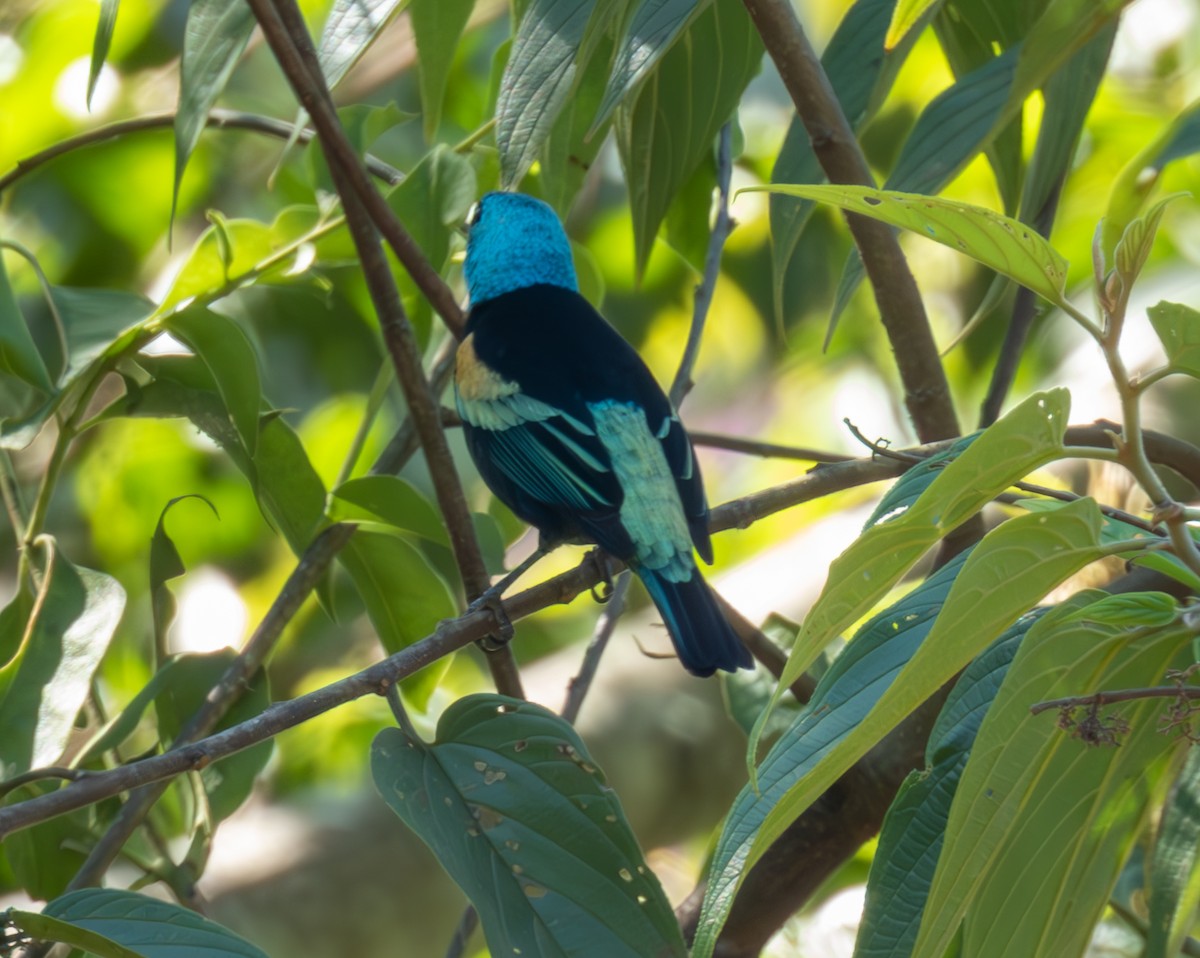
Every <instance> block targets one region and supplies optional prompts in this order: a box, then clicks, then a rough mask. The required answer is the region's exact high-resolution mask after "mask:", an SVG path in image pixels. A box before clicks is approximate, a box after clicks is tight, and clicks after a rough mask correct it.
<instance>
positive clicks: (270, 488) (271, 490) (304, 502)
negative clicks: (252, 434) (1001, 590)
mask: <svg viewBox="0 0 1200 958" xmlns="http://www.w3.org/2000/svg"><path fill="white" fill-rule="evenodd" d="M235 461H236V460H235ZM247 475H248V477H249V478H250V480H251V483H252V484H253V486H254V494H255V496H256V497H257V498H258V503H259V506H260V507H261V508H262V510H263V512H264V513H265V514H266V515H267V517H268V518H269V519H270V520H271V521H272V522H274V523H275V526H276V527H277V528H278V529H279V532H280V533H281V534H282V535H283V538H284V540H285V541H286V542H287V544H288V545H289V546H290V547H291V549H292V552H293V553H295V554H296V555H301V554H302V553H303V552H304V550H305V549H306V548H307V547H308V544H309V543H310V542H311V541H312V538H313V536H314V535H316V532H317V526H318V525H319V524H320V523H321V520H322V518H323V516H324V514H325V486H324V484H323V483H322V482H321V478H320V476H318V475H317V472H316V470H315V469H313V466H312V463H311V462H310V461H309V459H308V453H306V452H305V451H304V445H303V444H302V443H301V442H300V437H299V436H297V435H296V431H295V430H294V429H293V428H292V427H291V426H289V425H288V424H287V423H286V422H284V420H283V418H282V417H281V416H278V415H269V416H264V417H263V422H262V425H261V427H260V429H259V434H258V449H257V450H256V451H255V454H254V464H253V473H249V472H248V473H247Z"/></svg>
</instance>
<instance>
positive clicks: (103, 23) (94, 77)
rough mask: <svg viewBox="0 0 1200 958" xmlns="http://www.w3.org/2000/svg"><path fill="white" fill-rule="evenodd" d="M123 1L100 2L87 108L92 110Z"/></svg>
mask: <svg viewBox="0 0 1200 958" xmlns="http://www.w3.org/2000/svg"><path fill="white" fill-rule="evenodd" d="M120 3H121V0H100V19H99V20H97V21H96V38H95V40H93V41H92V63H91V66H90V67H89V68H88V85H87V107H88V109H89V110H90V109H91V108H92V94H94V93H95V92H96V82H97V81H98V80H99V79H100V71H101V70H103V69H104V61H105V60H106V59H108V47H109V44H110V43H112V35H113V27H115V26H116V25H117V8H118V7H119V6H120Z"/></svg>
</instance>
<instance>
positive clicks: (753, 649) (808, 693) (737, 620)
mask: <svg viewBox="0 0 1200 958" xmlns="http://www.w3.org/2000/svg"><path fill="white" fill-rule="evenodd" d="M717 604H718V605H720V607H721V611H722V612H723V613H724V614H725V618H726V619H728V620H729V624H730V625H732V626H733V630H734V631H735V632H736V633H737V634H738V638H739V639H741V640H742V643H743V644H744V645H745V646H746V648H747V649H749V650H750V654H751V655H753V656H754V660H755V661H756V662H758V663H759V665H761V666H762V667H763V668H764V669H766V670H767V671H768V672H770V673H771V674H772V675H773V676H775V678H776V679H780V678H783V670H784V668H785V667H786V666H787V659H788V657H787V653H786V652H784V651H783V649H781V648H780V647H779V646H777V645H776V644H775V643H774V642H772V641H771V640H770V639H769V638H767V635H766V633H765V632H763V630H762V629H760V628H759V627H758V626H756V625H755V624H754V623H753V622H751V621H750V620H749V619H747V618H746V617H745V616H744V615H742V614H741V613H740V612H738V610H737V609H735V608H734V607H733V606H731V605H730V604H729V603H728V602H726V601H725V599H724V597H723V596H720V595H718V596H717ZM790 688H791V690H792V695H794V696H795V697H796V701H797V702H799V703H800V704H801V705H804V704H805V703H806V702H808V700H809V699H811V698H812V694H813V692H814V691H816V688H817V683H816V680H815V679H814V678H813V677H812V676H811V675H809V674H808V673H807V672H805V673H803V674H802V675H801V676H800V677H799V678H798V679H796V681H795V682H793V683H792V684H791V686H790Z"/></svg>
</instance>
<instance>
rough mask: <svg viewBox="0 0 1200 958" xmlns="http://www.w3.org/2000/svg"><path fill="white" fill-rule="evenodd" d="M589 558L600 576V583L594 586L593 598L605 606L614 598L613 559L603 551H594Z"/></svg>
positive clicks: (589, 554) (592, 590)
mask: <svg viewBox="0 0 1200 958" xmlns="http://www.w3.org/2000/svg"><path fill="white" fill-rule="evenodd" d="M588 558H589V559H591V561H592V564H593V565H595V567H596V572H597V573H598V574H599V576H600V581H599V582H597V583H596V584H595V585H594V586H592V589H591V592H592V598H593V599H595V600H596V601H597V602H598V603H600V604H601V605H604V603H606V602H607V601H608V600H609V599H611V598H612V596H613V558H612V556H610V555H609V554H608V553H607V552H605V551H604V550H603V549H593V550H592V551H591V552H589V553H588Z"/></svg>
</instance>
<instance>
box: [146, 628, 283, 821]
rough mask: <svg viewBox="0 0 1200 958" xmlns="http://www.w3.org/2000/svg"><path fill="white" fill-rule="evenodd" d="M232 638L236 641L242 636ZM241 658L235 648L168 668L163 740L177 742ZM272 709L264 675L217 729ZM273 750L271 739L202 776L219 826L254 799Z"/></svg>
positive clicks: (162, 699) (179, 660)
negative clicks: (259, 777)
mask: <svg viewBox="0 0 1200 958" xmlns="http://www.w3.org/2000/svg"><path fill="white" fill-rule="evenodd" d="M229 638H230V640H231V641H234V640H236V639H237V638H238V637H237V636H230V637H229ZM235 657H236V653H235V652H234V651H233V649H222V650H221V651H219V652H212V653H208V654H204V655H193V654H189V655H180V656H177V657H176V658H174V659H172V660H171V661H170V662H169V663H168V666H167V668H166V676H165V678H164V681H163V683H162V685H161V687H160V688H159V690H158V693H157V694H156V695H155V697H154V709H155V712H156V713H157V715H158V727H159V736H160V738H161V740H162V741H163V742H171V741H174V739H175V738H176V736H178V734H179V731H180V729H182V728H183V726H184V724H185V723H186V722H187V721H188V720H189V719H190V718H191V717H192V715H194V714H195V713H196V712H197V711H199V709H200V707H201V706H202V705H203V704H204V702H205V699H206V697H207V696H208V693H209V692H210V691H211V690H212V689H213V688H214V687H215V686H216V685H217V683H218V682H219V681H220V680H221V677H222V676H223V675H224V674H225V671H226V669H228V668H229V666H230V664H231V663H232V662H233V660H234V658H235ZM270 704H271V690H270V684H269V683H268V681H267V676H266V673H265V672H264V671H262V670H260V671H259V672H258V673H256V674H255V676H254V677H253V678H252V679H251V680H250V682H248V683H247V684H246V685H245V686H244V687H243V689H242V694H241V695H240V696H239V698H238V699H237V701H236V702H234V703H233V705H232V706H231V707H230V708H229V710H228V711H227V712H226V713H225V715H224V716H223V717H222V719H221V721H220V722H219V723H217V728H216V730H217V731H220V730H222V729H226V728H229V727H230V726H232V725H237V724H238V723H240V722H245V721H248V720H250V719H252V718H254V717H255V716H257V715H258V714H259V713H261V712H262V711H263V709H265V708H266V707H267V706H268V705H270ZM273 747H274V742H273V741H272V740H270V739H268V740H267V741H265V742H260V743H258V744H257V745H252V746H251V747H250V748H247V749H244V750H243V751H241V752H236V753H235V754H233V755H230V756H228V757H227V758H223V759H220V760H218V761H216V762H213V763H212V764H210V765H206V766H205V767H204V769H203V770H202V771H201V772H200V781H201V782H202V783H203V785H204V791H205V793H206V794H207V795H208V804H209V811H210V813H211V815H212V818H213V820H214V821H221V820H222V819H225V818H228V817H229V816H230V815H232V814H233V813H234V812H235V811H237V810H238V808H240V807H241V805H242V803H243V802H245V801H246V799H247V798H249V797H250V792H251V790H252V789H253V787H254V780H255V778H256V777H257V776H258V774H259V772H261V771H262V770H263V768H264V767H265V766H266V764H267V760H268V759H270V757H271V750H272V748H273Z"/></svg>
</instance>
